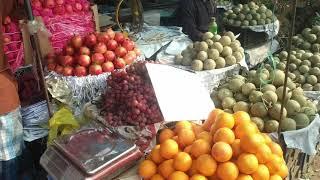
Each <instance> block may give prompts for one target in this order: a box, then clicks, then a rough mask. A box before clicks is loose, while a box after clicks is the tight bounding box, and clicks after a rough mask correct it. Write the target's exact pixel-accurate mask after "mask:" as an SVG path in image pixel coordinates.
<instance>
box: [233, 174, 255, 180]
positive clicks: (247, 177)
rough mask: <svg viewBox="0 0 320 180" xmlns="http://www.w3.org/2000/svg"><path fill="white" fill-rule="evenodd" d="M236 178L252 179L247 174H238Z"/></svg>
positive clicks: (242, 179)
mask: <svg viewBox="0 0 320 180" xmlns="http://www.w3.org/2000/svg"><path fill="white" fill-rule="evenodd" d="M236 180H253V179H252V177H251V176H250V175H248V174H239V176H238V177H237V179H236Z"/></svg>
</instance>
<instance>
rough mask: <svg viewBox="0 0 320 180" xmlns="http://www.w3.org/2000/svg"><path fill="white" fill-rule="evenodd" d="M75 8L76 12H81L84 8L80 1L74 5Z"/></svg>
mask: <svg viewBox="0 0 320 180" xmlns="http://www.w3.org/2000/svg"><path fill="white" fill-rule="evenodd" d="M73 10H74V11H76V12H80V11H81V10H82V5H81V4H80V3H75V4H74V6H73Z"/></svg>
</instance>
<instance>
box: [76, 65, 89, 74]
mask: <svg viewBox="0 0 320 180" xmlns="http://www.w3.org/2000/svg"><path fill="white" fill-rule="evenodd" d="M74 75H76V76H78V77H81V76H86V75H87V68H86V67H83V66H77V67H76V68H75V69H74Z"/></svg>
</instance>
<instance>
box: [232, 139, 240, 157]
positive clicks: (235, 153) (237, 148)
mask: <svg viewBox="0 0 320 180" xmlns="http://www.w3.org/2000/svg"><path fill="white" fill-rule="evenodd" d="M231 148H232V153H233V154H232V156H233V157H235V158H236V157H238V156H239V155H240V154H241V153H242V150H241V147H240V139H236V140H234V141H233V143H232V144H231Z"/></svg>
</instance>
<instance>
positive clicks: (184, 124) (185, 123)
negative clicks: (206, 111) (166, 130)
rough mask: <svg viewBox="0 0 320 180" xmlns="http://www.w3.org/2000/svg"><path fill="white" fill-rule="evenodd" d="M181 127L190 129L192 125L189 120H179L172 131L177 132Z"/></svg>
mask: <svg viewBox="0 0 320 180" xmlns="http://www.w3.org/2000/svg"><path fill="white" fill-rule="evenodd" d="M182 129H191V130H192V125H191V123H190V122H189V121H179V122H177V124H176V126H175V128H174V132H175V133H176V134H178V133H179V132H180V131H181V130H182Z"/></svg>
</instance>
